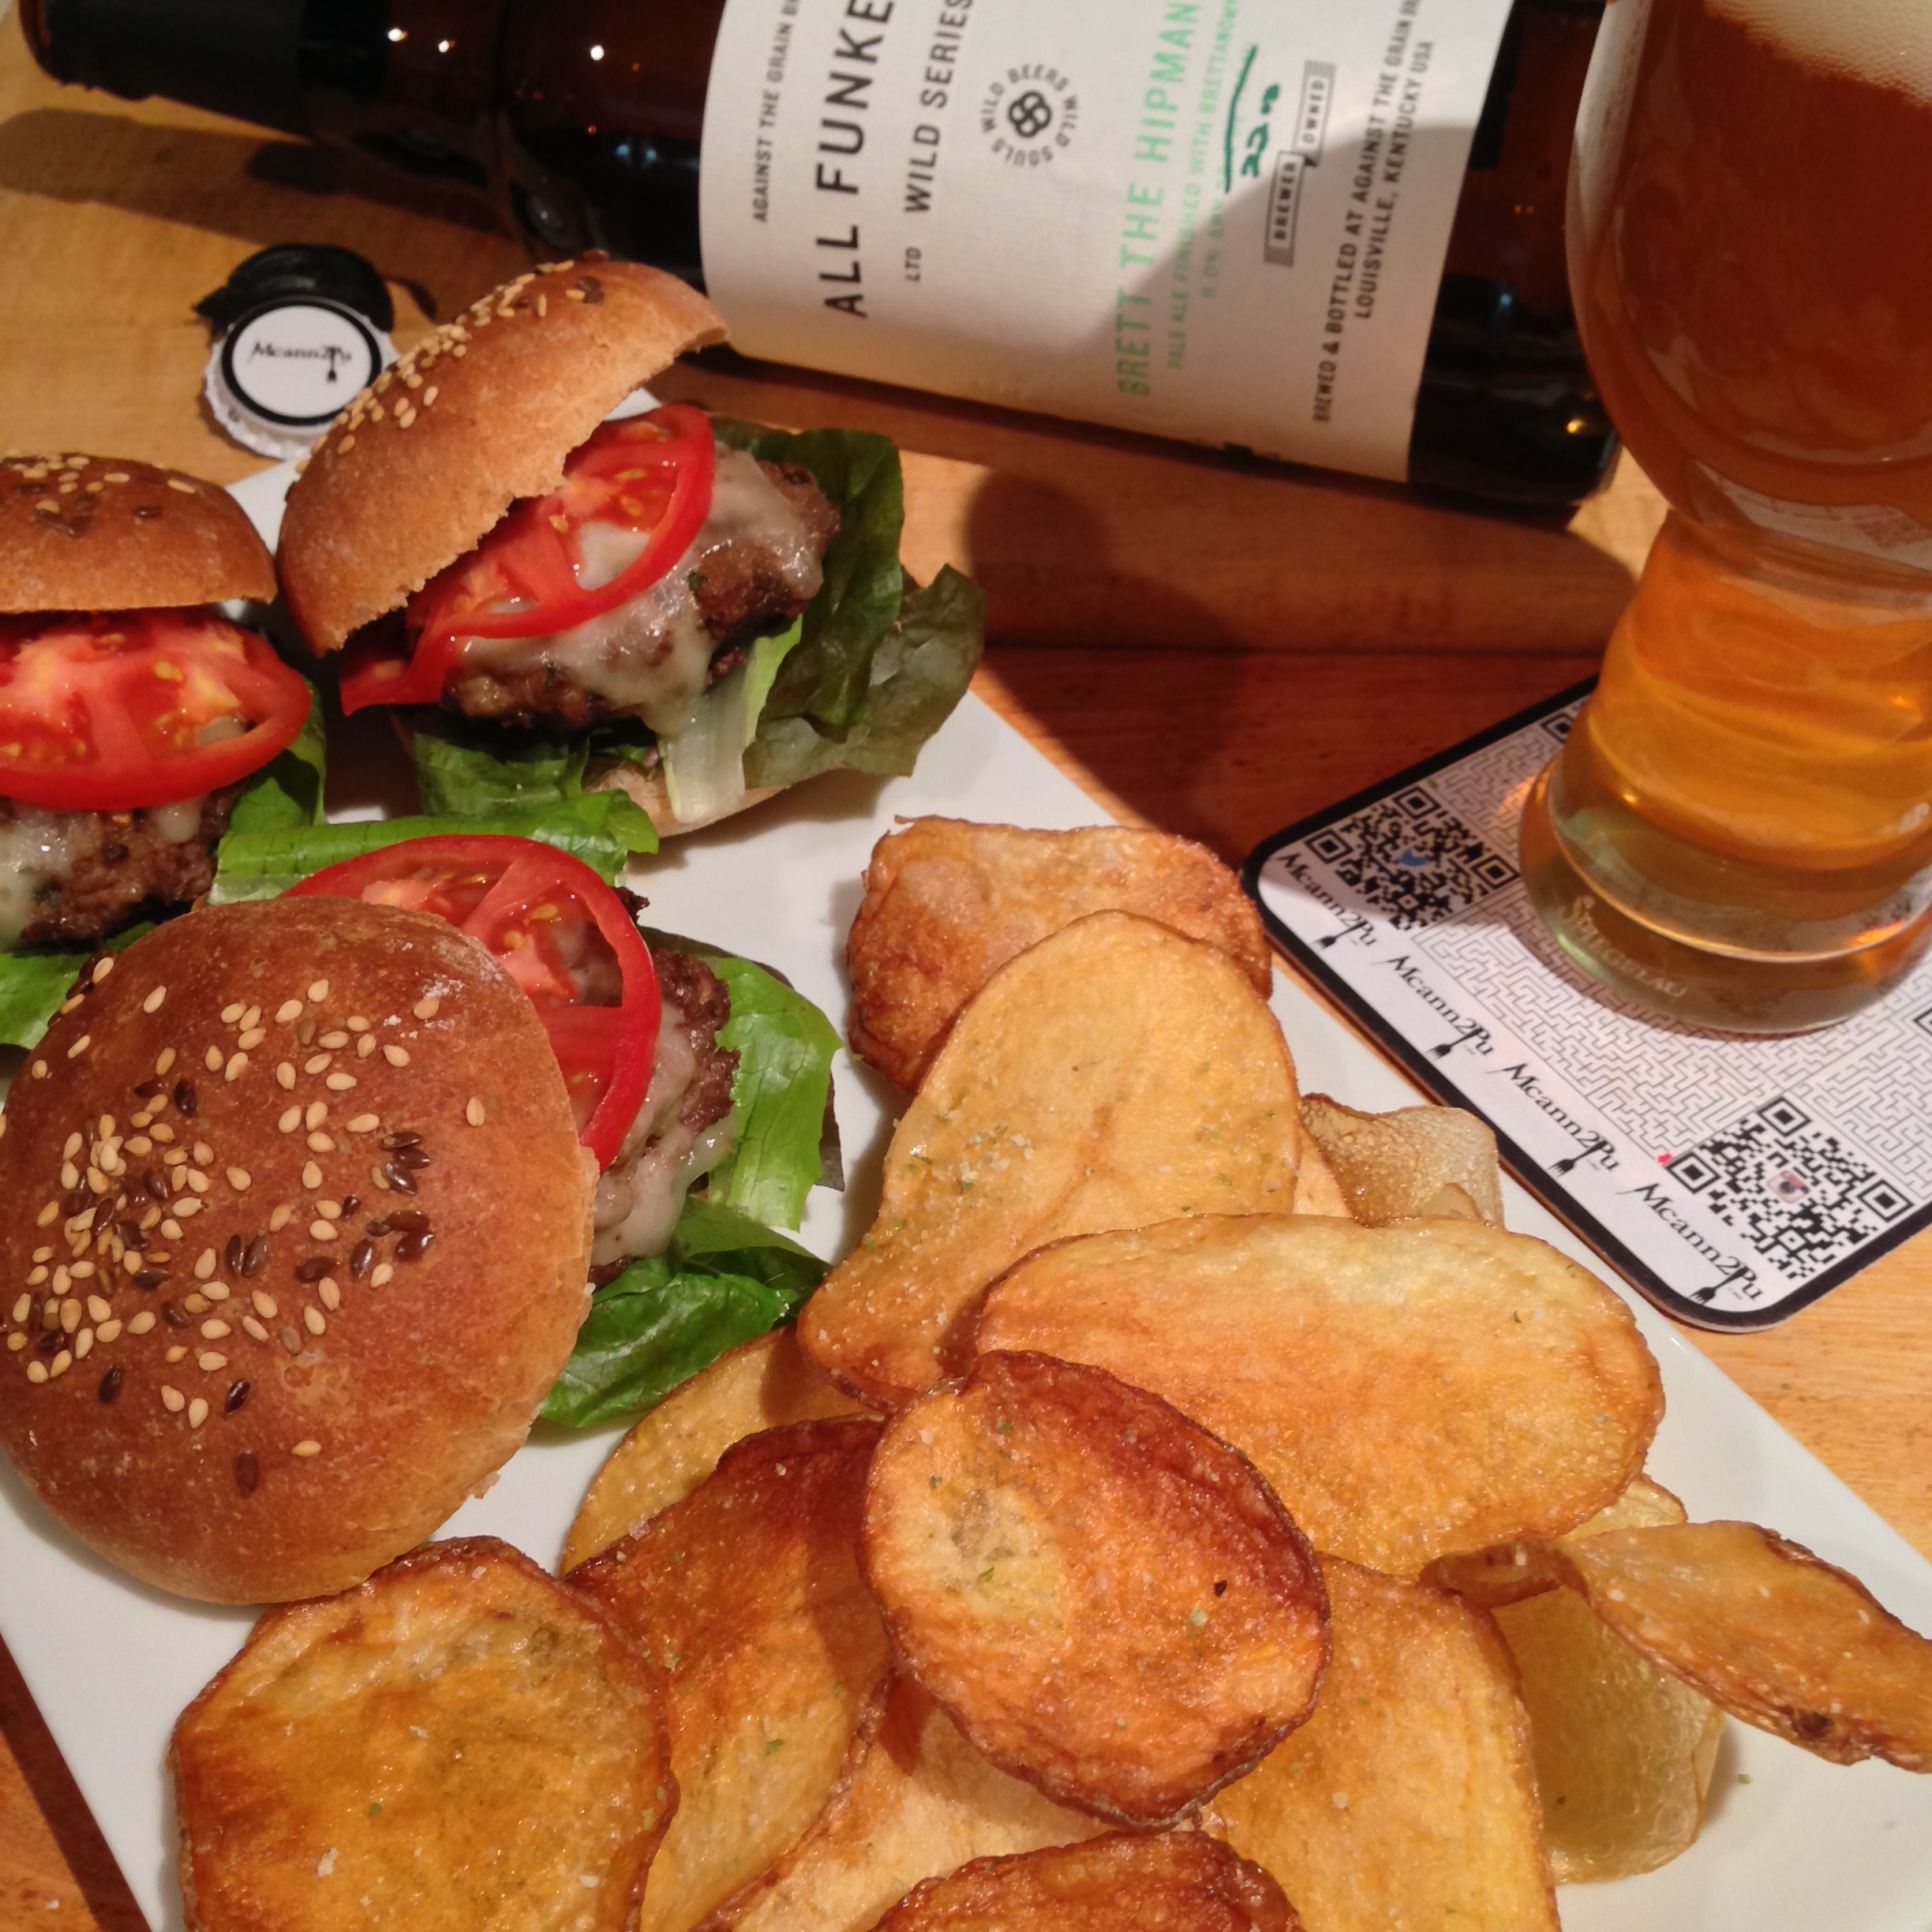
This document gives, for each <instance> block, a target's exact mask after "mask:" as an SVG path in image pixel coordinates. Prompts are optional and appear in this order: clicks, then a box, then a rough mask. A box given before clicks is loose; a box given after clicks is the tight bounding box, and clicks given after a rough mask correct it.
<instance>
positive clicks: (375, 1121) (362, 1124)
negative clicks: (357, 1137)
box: [349, 1114, 382, 1133]
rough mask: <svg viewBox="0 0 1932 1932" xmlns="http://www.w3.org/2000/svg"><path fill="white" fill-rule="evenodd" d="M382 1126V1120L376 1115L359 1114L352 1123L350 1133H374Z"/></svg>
mask: <svg viewBox="0 0 1932 1932" xmlns="http://www.w3.org/2000/svg"><path fill="white" fill-rule="evenodd" d="M380 1125H382V1121H381V1120H380V1118H378V1117H377V1116H376V1114H357V1116H356V1117H355V1118H354V1120H352V1121H350V1123H349V1131H350V1133H374V1132H375V1131H376V1129H377V1128H378V1127H380Z"/></svg>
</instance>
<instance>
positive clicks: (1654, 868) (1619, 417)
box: [1525, 0, 1932, 1028]
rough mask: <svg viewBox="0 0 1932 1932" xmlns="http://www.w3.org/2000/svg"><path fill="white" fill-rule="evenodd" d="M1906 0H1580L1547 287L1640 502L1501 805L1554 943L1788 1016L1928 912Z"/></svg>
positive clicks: (1917, 261)
mask: <svg viewBox="0 0 1932 1932" xmlns="http://www.w3.org/2000/svg"><path fill="white" fill-rule="evenodd" d="M1929 213H1932V4H1928V0H1612V3H1611V5H1610V7H1609V9H1608V12H1607V13H1606V15H1605V19H1604V29H1603V37H1602V39H1601V40H1600V42H1599V43H1598V47H1597V57H1596V63H1595V65H1594V66H1593V70H1592V74H1591V79H1590V83H1589V87H1588V88H1586V93H1585V97H1584V103H1583V107H1582V113H1581V115H1580V117H1579V120H1578V146H1577V153H1576V158H1575V163H1574V168H1573V171H1572V175H1571V199H1570V215H1569V221H1570V229H1569V246H1570V253H1571V262H1570V269H1571V290H1572V294H1573V297H1574V301H1575V305H1576V309H1577V313H1578V321H1579V324H1580V327H1581V328H1582V335H1583V341H1584V346H1585V349H1586V352H1587V354H1588V355H1589V361H1590V365H1591V368H1592V370H1593V373H1594V375H1595V376H1596V378H1597V383H1598V384H1599V386H1600V388H1601V391H1602V394H1603V396H1604V401H1605V402H1606V403H1607V404H1608V410H1609V414H1610V416H1611V419H1612V421H1613V422H1615V424H1616V426H1617V428H1618V429H1619V430H1620V431H1621V432H1623V437H1624V439H1625V440H1626V441H1627V443H1628V444H1629V445H1630V447H1631V451H1632V452H1633V453H1634V455H1635V456H1636V458H1637V459H1638V462H1641V463H1642V466H1643V467H1644V468H1645V470H1646V471H1647V472H1648V473H1649V475H1650V476H1651V477H1653V479H1654V480H1655V481H1656V482H1657V485H1659V486H1660V488H1661V489H1662V490H1663V492H1664V495H1665V496H1667V497H1668V499H1669V501H1670V504H1671V505H1672V511H1673V512H1674V513H1675V514H1674V515H1672V518H1671V519H1670V521H1669V522H1668V523H1667V525H1666V526H1665V529H1664V533H1663V534H1662V536H1661V537H1660V538H1659V541H1658V543H1657V548H1656V549H1655V551H1654V552H1653V555H1652V557H1651V560H1650V562H1649V564H1648V566H1647V567H1646V571H1645V574H1644V577H1643V579H1642V584H1641V586H1640V587H1639V590H1638V594H1637V597H1636V598H1635V600H1634V602H1633V603H1632V605H1631V608H1630V609H1629V611H1628V612H1627V613H1626V615H1625V616H1624V618H1623V622H1622V623H1621V624H1620V625H1619V627H1618V629H1617V631H1616V635H1615V636H1614V637H1613V638H1612V642H1611V645H1610V648H1609V651H1608V655H1607V657H1606V658H1605V661H1604V670H1603V676H1602V680H1601V684H1600V686H1599V687H1598V690H1597V695H1595V697H1594V698H1593V699H1592V700H1591V702H1590V703H1589V706H1588V707H1587V708H1586V711H1585V713H1584V714H1583V717H1582V720H1581V721H1579V724H1578V727H1577V728H1576V730H1575V731H1574V732H1573V733H1572V735H1571V742H1570V743H1569V745H1568V747H1567V749H1566V751H1565V752H1564V754H1563V758H1562V759H1561V760H1560V761H1559V764H1558V766H1556V767H1554V768H1552V772H1551V773H1548V774H1546V779H1545V782H1544V787H1543V788H1542V793H1541V796H1540V798H1539V799H1537V801H1535V802H1534V804H1533V809H1532V811H1531V812H1530V813H1529V815H1528V817H1527V818H1526V826H1525V859H1526V872H1527V873H1528V874H1529V878H1530V883H1531V888H1532V891H1533V895H1534V896H1535V897H1537V900H1538V904H1539V907H1540V909H1541V910H1542V911H1543V912H1544V916H1545V918H1546V919H1548V920H1549V921H1550V922H1551V923H1552V925H1553V926H1554V927H1556V930H1557V931H1558V933H1559V937H1561V938H1563V941H1564V943H1565V945H1566V946H1567V949H1569V950H1570V951H1571V953H1573V954H1574V955H1575V956H1577V957H1579V958H1580V959H1581V960H1582V961H1583V963H1585V964H1587V965H1589V966H1590V967H1591V968H1593V969H1594V970H1596V971H1597V972H1599V973H1600V974H1601V976H1603V977H1604V978H1606V979H1610V980H1611V981H1612V983H1616V984H1617V985H1619V987H1622V988H1623V990H1626V991H1627V992H1631V993H1634V994H1636V995H1638V997H1639V998H1643V999H1644V1000H1646V1002H1647V1003H1649V1004H1651V1005H1661V1006H1663V1007H1664V1008H1666V1009H1668V1010H1672V1011H1674V1012H1676V1013H1679V1014H1682V1015H1683V1016H1685V1017H1690V1018H1694V1019H1698V1020H1702V1021H1705V1022H1706V1023H1713V1024H1719V1025H1727V1026H1735V1027H1743V1028H1788V1027H1795V1026H1802V1025H1810V1024H1821V1023H1822V1022H1823V1021H1825V1020H1829V1019H1833V1018H1835V1017H1839V1016H1840V1014H1841V1013H1844V1012H1846V1011H1848V1010H1851V1009H1852V1008H1853V1007H1855V1006H1856V1005H1861V1004H1863V1003H1864V1002H1866V1001H1867V1000H1869V999H1870V998H1872V997H1874V996H1875V994H1876V993H1877V992H1878V990H1882V988H1883V987H1884V986H1885V985H1886V984H1888V983H1890V981H1892V980H1893V979H1896V976H1897V975H1898V974H1899V972H1901V971H1903V970H1904V968H1906V967H1907V966H1908V965H1909V964H1911V960H1912V959H1913V958H1915V957H1916V955H1917V953H1918V951H1919V949H1921V948H1922V947H1923V944H1924V942H1925V940H1926V937H1927V934H1928V931H1929V930H1932V927H1929V926H1928V920H1929V919H1932V221H1929V220H1928V219H1927V217H1928V214H1929Z"/></svg>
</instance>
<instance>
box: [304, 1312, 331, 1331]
mask: <svg viewBox="0 0 1932 1932" xmlns="http://www.w3.org/2000/svg"><path fill="white" fill-rule="evenodd" d="M302 1326H303V1327H305V1328H306V1329H307V1330H308V1331H309V1333H310V1334H311V1335H325V1334H327V1333H328V1323H327V1322H326V1321H325V1320H324V1319H323V1316H322V1311H321V1310H320V1309H312V1308H310V1309H303V1310H302Z"/></svg>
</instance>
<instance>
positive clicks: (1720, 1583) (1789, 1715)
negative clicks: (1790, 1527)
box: [1557, 1522, 1932, 1771]
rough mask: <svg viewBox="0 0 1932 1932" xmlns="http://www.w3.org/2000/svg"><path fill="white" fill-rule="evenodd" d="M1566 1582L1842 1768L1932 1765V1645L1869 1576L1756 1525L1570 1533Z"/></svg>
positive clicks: (1652, 1649)
mask: <svg viewBox="0 0 1932 1932" xmlns="http://www.w3.org/2000/svg"><path fill="white" fill-rule="evenodd" d="M1557 1550H1558V1556H1559V1561H1560V1563H1562V1566H1563V1571H1564V1577H1565V1581H1566V1582H1568V1583H1569V1584H1570V1585H1571V1587H1572V1588H1573V1589H1578V1590H1580V1591H1581V1592H1582V1594H1583V1595H1584V1597H1586V1598H1587V1599H1588V1601H1589V1606H1590V1608H1592V1609H1593V1610H1594V1611H1595V1612H1597V1616H1600V1617H1601V1618H1602V1619H1603V1620H1604V1623H1606V1624H1607V1625H1608V1627H1610V1628H1611V1629H1612V1630H1613V1631H1616V1634H1617V1635H1618V1636H1619V1637H1621V1638H1623V1640H1624V1641H1625V1642H1627V1643H1629V1644H1631V1645H1633V1646H1635V1648H1636V1649H1638V1650H1640V1651H1642V1653H1643V1654H1644V1655H1645V1656H1646V1657H1649V1659H1650V1660H1651V1661H1652V1662H1653V1663H1654V1664H1658V1665H1660V1666H1661V1668H1664V1670H1667V1671H1668V1672H1671V1673H1672V1675H1673V1676H1677V1677H1680V1678H1682V1679H1683V1681H1684V1682H1685V1683H1688V1684H1690V1685H1693V1686H1694V1687H1695V1688H1696V1689H1698V1690H1701V1691H1702V1693H1703V1694H1705V1696H1706V1697H1708V1698H1710V1699H1711V1701H1712V1702H1713V1703H1716V1704H1719V1705H1722V1706H1723V1707H1724V1709H1726V1710H1728V1711H1729V1712H1730V1713H1731V1714H1732V1716H1733V1717H1741V1718H1743V1720H1744V1721H1745V1722H1746V1723H1747V1724H1755V1725H1756V1726H1757V1727H1758V1729H1759V1730H1761V1731H1769V1732H1774V1733H1775V1734H1776V1735H1778V1736H1779V1737H1782V1738H1788V1739H1790V1741H1791V1742H1792V1743H1794V1744H1802V1745H1803V1747H1804V1748H1805V1749H1806V1750H1808V1751H1810V1752H1813V1753H1814V1754H1816V1755H1817V1756H1818V1757H1820V1758H1829V1759H1830V1760H1831V1761H1832V1762H1833V1763H1834V1764H1855V1763H1856V1762H1858V1760H1859V1758H1874V1757H1876V1758H1885V1759H1886V1760H1888V1761H1889V1762H1891V1763H1893V1764H1895V1765H1902V1766H1903V1767H1904V1769H1906V1770H1908V1771H1932V1642H1929V1641H1928V1640H1927V1639H1926V1638H1923V1637H1921V1636H1919V1634H1917V1633H1916V1632H1915V1631H1911V1630H1908V1629H1907V1627H1905V1626H1904V1624H1903V1623H1900V1621H1899V1620H1898V1619H1897V1618H1896V1617H1895V1616H1892V1615H1891V1613H1890V1612H1889V1611H1887V1610H1885V1608H1882V1607H1881V1604H1879V1602H1878V1599H1877V1598H1876V1597H1874V1596H1873V1595H1872V1593H1871V1592H1870V1590H1868V1589H1866V1587H1865V1586H1864V1585H1863V1583H1861V1582H1859V1580H1858V1578H1856V1577H1854V1576H1851V1575H1848V1574H1847V1573H1846V1572H1845V1571H1843V1570H1840V1569H1837V1568H1836V1567H1834V1566H1833V1565H1832V1564H1830V1563H1825V1562H1822V1561H1821V1560H1820V1559H1818V1557H1816V1556H1813V1555H1812V1553H1811V1552H1810V1551H1809V1550H1808V1549H1806V1548H1803V1547H1802V1546H1801V1545H1799V1544H1796V1543H1788V1542H1787V1541H1785V1540H1784V1537H1780V1536H1777V1535H1774V1534H1773V1533H1772V1532H1771V1531H1770V1530H1769V1529H1760V1528H1759V1527H1758V1525H1757V1524H1755V1523H1743V1522H1709V1523H1682V1524H1677V1525H1674V1526H1662V1527H1660V1528H1656V1529H1621V1530H1612V1531H1610V1532H1608V1533H1606V1534H1604V1535H1601V1536H1591V1537H1564V1538H1563V1540H1562V1541H1561V1542H1560V1543H1559V1544H1558V1545H1557Z"/></svg>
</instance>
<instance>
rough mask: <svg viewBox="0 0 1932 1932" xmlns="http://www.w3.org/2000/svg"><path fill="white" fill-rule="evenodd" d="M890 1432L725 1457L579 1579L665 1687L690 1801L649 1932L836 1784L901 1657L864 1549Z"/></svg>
mask: <svg viewBox="0 0 1932 1932" xmlns="http://www.w3.org/2000/svg"><path fill="white" fill-rule="evenodd" d="M878 1433H879V1425H878V1423H876V1422H873V1421H863V1420H851V1421H830V1422H800V1423H796V1424H794V1425H792V1427H790V1428H778V1429H770V1430H767V1431H766V1432H765V1433H764V1434H762V1435H759V1436H752V1437H751V1438H750V1439H749V1440H747V1441H744V1442H741V1443H737V1444H736V1445H735V1446H734V1447H732V1448H729V1449H728V1450H726V1451H725V1454H724V1455H722V1456H721V1458H719V1460H718V1466H717V1469H716V1470H713V1472H712V1473H711V1474H710V1476H709V1477H706V1479H705V1481H702V1483H700V1484H699V1485H698V1487H697V1488H695V1489H694V1490H693V1491H692V1492H691V1494H690V1495H689V1496H687V1497H686V1498H685V1499H684V1500H683V1502H681V1503H673V1504H672V1506H671V1507H670V1508H669V1509H668V1510H665V1511H661V1513H660V1514H659V1515H657V1516H656V1517H654V1518H653V1519H652V1520H651V1522H650V1523H649V1524H648V1525H647V1526H646V1527H645V1529H643V1530H642V1532H641V1533H639V1534H638V1535H636V1536H632V1537H624V1538H623V1539H622V1540H621V1541H619V1542H616V1543H614V1544H612V1546H611V1547H610V1548H608V1549H607V1550H606V1551H605V1552H604V1553H603V1554H602V1555H601V1556H596V1557H593V1559H591V1560H590V1563H587V1564H586V1565H585V1566H584V1567H583V1568H582V1569H581V1570H574V1571H571V1575H570V1578H569V1580H570V1581H571V1582H572V1583H573V1584H575V1585H576V1586H578V1588H579V1589H582V1591H583V1592H584V1593H585V1594H586V1596H588V1597H591V1598H592V1599H593V1600H594V1601H597V1603H599V1604H602V1605H603V1606H604V1608H605V1609H606V1610H608V1612H609V1613H610V1615H611V1616H612V1618H613V1619H615V1620H616V1622H617V1623H619V1624H620V1626H622V1627H623V1628H624V1629H626V1630H627V1631H629V1632H630V1633H631V1635H632V1636H633V1638H635V1641H636V1642H637V1643H638V1646H639V1647H640V1648H641V1649H642V1650H643V1651H644V1652H645V1653H646V1655H647V1656H649V1657H652V1658H653V1659H654V1660H655V1661H657V1663H658V1664H660V1665H661V1666H662V1667H663V1668H664V1670H665V1676H666V1682H667V1686H668V1689H667V1702H668V1706H669V1713H670V1728H671V1765H672V1769H673V1770H674V1771H675V1772H676V1774H677V1780H678V1788H679V1791H680V1794H681V1796H680V1803H679V1807H678V1814H677V1816H676V1818H674V1819H673V1820H672V1824H671V1829H670V1831H669V1833H668V1834H667V1835H666V1837H665V1841H664V1844H662V1846H661V1847H660V1848H659V1850H658V1853H657V1860H656V1862H655V1863H653V1865H652V1866H651V1870H650V1883H649V1885H647V1886H646V1889H645V1893H644V1910H643V1913H642V1917H641V1919H639V1921H638V1923H639V1926H640V1928H641V1932H684V1929H685V1928H686V1927H687V1926H692V1925H695V1924H696V1923H698V1920H699V1919H702V1917H703V1916H704V1915H705V1914H706V1912H708V1911H710V1909H711V1908H713V1906H714V1905H716V1904H718V1903H719V1901H720V1900H722V1899H724V1898H726V1897H727V1896H729V1895H730V1894H731V1893H733V1892H735V1891H736V1890H737V1889H739V1886H741V1885H743V1884H744V1882H745V1881H747V1879H748V1878H753V1877H754V1876H755V1875H756V1874H758V1872H760V1871H762V1870H763V1869H764V1868H765V1867H766V1866H767V1865H769V1863H771V1861H772V1860H773V1859H774V1858H776V1857H777V1855H779V1853H780V1852H783V1851H784V1849H785V1848H786V1847H787V1846H788V1845H789V1844H791V1843H792V1840H794V1839H796V1837H798V1836H799V1833H801V1832H803V1830H804V1829H805V1828H806V1827H807V1825H810V1824H811V1822H812V1820H813V1819H814V1818H816V1817H817V1816H818V1813H819V1811H820V1810H821V1809H822V1807H823V1806H824V1804H825V1803H826V1799H828V1798H829V1797H830V1796H831V1795H832V1793H833V1790H834V1789H835V1788H836V1787H837V1783H838V1777H839V1772H840V1769H841V1765H843V1764H844V1762H845V1756H846V1753H847V1752H848V1750H849V1749H850V1748H851V1746H852V1739H853V1736H854V1735H855V1734H856V1732H857V1729H858V1726H859V1720H860V1718H861V1717H863V1714H864V1712H865V1709H866V1705H867V1699H868V1698H870V1697H871V1694H872V1693H873V1692H874V1690H876V1689H877V1688H878V1687H879V1686H880V1685H882V1683H884V1682H885V1679H886V1664H887V1649H886V1632H885V1629H884V1627H883V1626H882V1624H881V1623H880V1622H879V1615H878V1607H877V1606H876V1605H875V1604H874V1602H873V1601H872V1597H871V1593H870V1592H868V1591H867V1589H866V1586H865V1583H864V1581H863V1578H861V1577H860V1575H859V1559H858V1542H859V1519H860V1513H861V1510H862V1507H863V1499H864V1493H865V1480H866V1470H867V1467H868V1466H870V1464H871V1460H872V1451H873V1446H874V1443H876V1442H877V1441H878Z"/></svg>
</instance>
